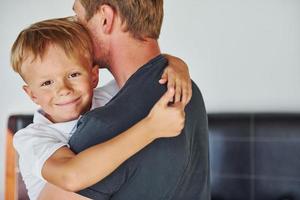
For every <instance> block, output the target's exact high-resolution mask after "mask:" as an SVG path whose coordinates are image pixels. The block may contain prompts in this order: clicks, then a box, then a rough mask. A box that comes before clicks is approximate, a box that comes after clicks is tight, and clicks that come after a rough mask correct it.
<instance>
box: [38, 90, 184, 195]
mask: <svg viewBox="0 0 300 200" xmlns="http://www.w3.org/2000/svg"><path fill="white" fill-rule="evenodd" d="M173 96H174V89H170V90H168V91H167V92H166V93H165V94H164V95H163V97H162V98H161V99H160V100H159V101H158V102H157V103H156V104H155V105H154V107H153V108H152V110H151V112H150V113H149V115H148V116H147V117H146V118H144V119H143V120H141V121H140V122H138V123H137V124H136V125H134V126H133V127H131V128H130V129H128V130H127V131H125V132H123V133H122V134H120V135H118V136H116V137H115V138H113V139H111V140H109V141H107V142H104V143H101V144H98V145H95V146H93V147H91V148H88V149H86V150H85V151H82V152H81V153H79V154H77V155H75V154H74V153H73V152H72V151H71V150H70V149H69V148H67V147H62V148H60V149H58V150H57V151H56V152H55V153H54V154H53V155H52V156H51V157H50V158H49V159H48V160H47V161H46V162H45V164H44V166H43V168H42V175H43V177H44V178H45V179H46V180H47V181H48V182H50V183H52V184H54V185H57V186H59V187H61V188H63V189H65V190H67V191H78V190H81V189H83V188H86V187H88V186H90V185H93V184H95V183H97V182H98V181H99V180H102V179H103V178H104V177H106V176H107V175H109V174H110V173H111V172H113V171H114V170H115V169H116V168H117V167H118V166H120V165H121V164H122V163H123V162H124V161H125V160H127V159H128V158H130V157H131V156H132V155H134V154H135V153H137V152H138V151H140V150H141V149H142V148H144V147H145V146H146V145H148V144H149V143H151V142H152V141H153V140H155V139H156V138H159V137H173V136H177V135H178V134H179V132H180V131H181V129H182V128H183V125H184V106H183V104H182V103H177V104H175V105H173V106H168V102H169V101H170V99H172V98H173Z"/></svg>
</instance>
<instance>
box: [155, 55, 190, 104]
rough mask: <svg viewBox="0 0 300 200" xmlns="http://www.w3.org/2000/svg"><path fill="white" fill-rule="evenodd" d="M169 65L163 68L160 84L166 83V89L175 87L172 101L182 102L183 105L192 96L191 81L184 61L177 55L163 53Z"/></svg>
mask: <svg viewBox="0 0 300 200" xmlns="http://www.w3.org/2000/svg"><path fill="white" fill-rule="evenodd" d="M164 56H165V57H166V58H167V59H168V61H169V65H168V66H167V67H166V69H165V70H164V72H163V74H162V76H161V79H160V80H159V83H160V84H165V83H166V82H167V83H168V89H170V88H174V89H175V97H174V99H173V100H171V101H174V103H178V102H182V103H183V105H184V106H185V105H186V104H188V102H189V101H190V100H191V97H192V82H191V78H190V74H189V70H188V67H187V65H186V64H185V62H184V61H183V60H181V59H179V58H177V57H174V56H170V55H167V54H164Z"/></svg>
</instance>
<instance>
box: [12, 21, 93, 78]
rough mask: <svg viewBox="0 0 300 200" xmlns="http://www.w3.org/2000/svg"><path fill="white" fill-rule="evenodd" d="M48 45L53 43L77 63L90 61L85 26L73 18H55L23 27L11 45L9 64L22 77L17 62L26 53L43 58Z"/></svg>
mask: <svg viewBox="0 0 300 200" xmlns="http://www.w3.org/2000/svg"><path fill="white" fill-rule="evenodd" d="M49 45H57V46H59V47H60V48H62V49H63V50H64V52H65V53H66V55H67V56H68V57H70V58H73V59H76V60H78V61H80V63H81V64H86V65H91V64H92V56H93V46H92V41H91V39H90V37H89V34H88V32H87V30H86V29H85V28H84V27H83V26H82V25H81V24H79V23H78V22H76V21H74V20H73V18H71V17H68V18H57V19H49V20H44V21H40V22H37V23H34V24H32V25H31V26H29V27H28V28H26V29H24V30H23V31H21V32H20V34H19V35H18V37H17V39H16V41H15V42H14V44H13V46H12V49H11V57H10V61H11V65H12V68H13V70H14V71H15V72H17V73H19V74H20V75H21V77H22V78H23V79H24V77H23V74H22V69H21V66H22V64H23V63H24V61H25V60H26V59H27V58H28V57H32V58H33V59H32V61H31V62H33V61H35V59H37V58H40V59H43V56H44V54H45V53H46V51H47V49H48V47H49Z"/></svg>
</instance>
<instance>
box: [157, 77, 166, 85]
mask: <svg viewBox="0 0 300 200" xmlns="http://www.w3.org/2000/svg"><path fill="white" fill-rule="evenodd" d="M158 82H159V83H160V84H165V83H166V82H167V79H166V78H161V79H159V81H158Z"/></svg>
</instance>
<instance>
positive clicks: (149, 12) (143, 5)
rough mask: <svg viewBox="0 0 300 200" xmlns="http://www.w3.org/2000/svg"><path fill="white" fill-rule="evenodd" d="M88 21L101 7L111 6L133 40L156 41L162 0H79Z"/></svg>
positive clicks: (160, 22) (161, 17)
mask: <svg viewBox="0 0 300 200" xmlns="http://www.w3.org/2000/svg"><path fill="white" fill-rule="evenodd" d="M79 1H80V3H81V4H82V6H83V7H84V8H85V11H86V16H85V17H86V19H87V20H89V19H91V17H93V15H94V14H95V13H96V12H97V10H98V8H99V7H100V6H101V5H104V4H106V5H109V6H111V7H112V8H113V9H114V10H115V11H116V12H117V13H118V14H119V16H120V18H121V20H122V23H125V26H126V29H125V31H129V32H130V33H131V34H132V35H133V37H134V38H137V39H144V38H147V37H148V38H153V39H158V38H159V35H160V31H161V26H162V21H163V15H164V14H163V0H79Z"/></svg>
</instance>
